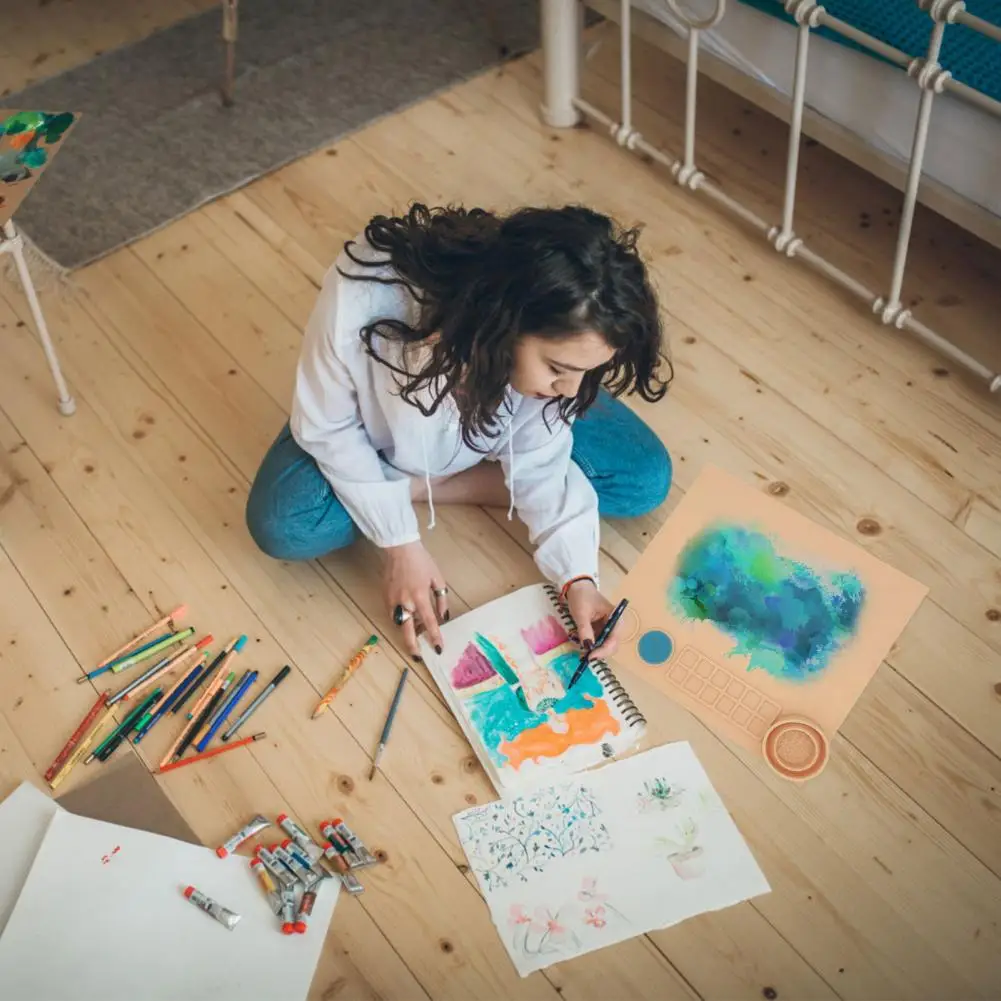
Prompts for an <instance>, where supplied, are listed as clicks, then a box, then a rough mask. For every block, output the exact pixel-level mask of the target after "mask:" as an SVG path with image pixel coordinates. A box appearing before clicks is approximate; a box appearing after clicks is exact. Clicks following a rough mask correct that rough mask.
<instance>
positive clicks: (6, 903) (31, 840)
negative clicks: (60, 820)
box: [0, 782, 62, 935]
mask: <svg viewBox="0 0 1001 1001" xmlns="http://www.w3.org/2000/svg"><path fill="white" fill-rule="evenodd" d="M60 810H62V807H61V806H59V805H58V804H57V803H55V802H54V801H53V800H51V799H49V797H48V796H46V795H45V793H44V792H40V791H39V790H38V789H36V788H35V787H34V786H33V785H32V784H31V783H30V782H22V783H21V784H20V785H19V786H18V787H17V788H16V789H15V790H14V791H13V792H12V793H11V794H10V795H9V796H8V797H7V798H6V799H5V800H4V801H3V802H2V803H0V845H3V859H4V860H3V865H0V935H2V934H3V930H4V928H5V927H6V926H7V920H8V919H9V918H10V915H11V912H12V911H13V910H14V905H15V904H16V903H17V898H18V894H20V892H21V887H22V886H24V881H25V880H26V879H27V878H28V873H29V872H30V871H31V864H32V862H34V861H35V855H36V854H37V852H38V846H39V845H40V844H41V843H42V838H43V837H44V836H45V830H46V828H47V827H48V826H49V822H50V821H51V820H52V818H53V817H54V816H55V815H56V814H57V813H59V812H60Z"/></svg>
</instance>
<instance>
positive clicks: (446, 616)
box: [443, 612, 452, 622]
mask: <svg viewBox="0 0 1001 1001" xmlns="http://www.w3.org/2000/svg"><path fill="white" fill-rule="evenodd" d="M450 618H452V613H451V612H446V613H445V615H444V617H443V619H444V621H445V622H448V620H449V619H450Z"/></svg>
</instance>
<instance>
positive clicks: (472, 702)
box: [423, 584, 642, 792]
mask: <svg viewBox="0 0 1001 1001" xmlns="http://www.w3.org/2000/svg"><path fill="white" fill-rule="evenodd" d="M442 636H443V639H444V641H445V642H444V647H445V652H444V654H443V655H441V656H439V655H437V654H436V653H435V652H434V650H433V649H431V648H430V646H429V645H428V644H427V641H426V640H424V644H423V654H424V660H425V662H426V663H427V664H428V666H429V668H430V670H431V674H432V676H433V677H434V679H435V682H436V683H437V685H438V687H439V688H440V689H441V691H442V693H443V694H444V696H445V698H446V700H447V701H448V703H449V706H450V708H451V709H452V712H453V713H454V714H455V716H456V717H457V719H458V720H459V725H460V726H461V727H462V729H463V732H464V733H465V734H466V737H467V739H468V740H469V742H470V744H472V746H473V748H474V750H475V751H476V753H477V755H478V757H479V758H480V760H481V762H482V763H483V765H484V768H485V770H486V771H487V774H488V775H489V776H490V778H491V780H492V781H493V783H494V786H495V787H496V788H497V789H498V791H499V792H505V791H509V790H515V789H524V788H527V787H528V786H531V785H538V784H541V783H544V782H552V781H554V780H555V779H558V778H559V777H560V776H561V775H569V774H573V773H575V772H578V771H582V770H584V769H586V768H590V767H591V766H593V765H595V764H598V763H600V762H602V761H604V760H606V759H608V758H610V757H612V756H613V755H614V754H616V753H618V752H619V751H621V750H622V749H624V748H625V747H629V746H631V745H632V744H634V743H635V742H636V740H638V739H639V736H640V734H641V733H642V729H641V728H639V727H630V726H629V724H628V723H627V721H626V718H625V717H624V715H623V714H622V712H621V711H620V710H619V708H617V706H616V704H615V700H614V699H613V698H612V697H611V696H610V694H609V692H607V691H606V690H605V688H604V686H603V685H602V683H601V681H600V680H599V678H598V676H597V675H596V674H595V673H594V671H593V670H592V669H591V668H587V669H586V670H585V672H584V674H583V675H582V676H581V678H580V680H579V681H578V682H577V684H576V685H574V687H573V688H572V689H568V685H569V683H570V679H571V678H572V677H573V674H574V672H575V671H576V669H577V666H578V664H579V663H580V656H581V652H580V648H579V647H578V646H577V644H576V643H574V642H573V641H572V640H571V639H570V637H569V635H568V633H567V629H566V626H565V625H564V623H563V622H562V621H561V619H560V615H559V612H558V610H557V608H556V607H555V606H554V604H553V600H552V598H551V597H550V595H549V592H548V591H547V590H546V588H545V587H544V586H543V585H541V584H540V585H534V586H531V587H527V588H522V589H521V590H519V591H515V592H514V593H512V594H509V595H506V596H505V597H503V598H500V599H498V600H497V601H493V602H490V603H489V604H487V605H484V606H483V607H481V608H478V609H476V610H474V611H472V612H469V613H467V614H466V615H463V616H460V617H459V618H457V619H455V620H453V621H452V622H449V623H447V624H446V625H444V626H443V627H442ZM620 701H621V700H620ZM623 704H625V703H624V702H623ZM630 704H631V703H630Z"/></svg>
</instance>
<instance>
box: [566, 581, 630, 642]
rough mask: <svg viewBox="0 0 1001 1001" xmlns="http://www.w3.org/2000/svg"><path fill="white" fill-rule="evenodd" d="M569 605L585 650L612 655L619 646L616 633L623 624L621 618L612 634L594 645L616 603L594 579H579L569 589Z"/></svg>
mask: <svg viewBox="0 0 1001 1001" xmlns="http://www.w3.org/2000/svg"><path fill="white" fill-rule="evenodd" d="M567 607H568V608H569V609H570V615H571V616H572V617H573V620H574V624H575V625H576V626H577V637H578V639H579V640H580V645H581V646H582V647H583V648H584V652H585V653H587V654H588V655H596V656H601V657H610V656H611V655H612V654H613V653H615V650H616V648H617V647H618V645H619V644H618V640H617V639H616V635H615V634H616V633H617V632H618V631H619V627H620V626H621V625H622V620H621V619H620V620H619V621H618V622H617V623H616V625H615V628H614V629H613V630H612V635H611V636H609V637H608V639H607V640H605V642H604V643H602V644H601V646H600V647H596V646H594V638H595V636H597V634H598V633H600V632H601V628H602V626H604V624H605V621H606V620H607V618H608V616H609V615H611V614H612V612H613V611H614V605H612V603H611V602H610V601H609V600H608V599H607V598H606V597H605V596H604V595H603V594H602V593H601V592H600V591H599V590H598V588H597V587H596V586H595V583H594V581H592V580H578V581H574V583H573V584H571V585H570V588H569V590H568V591H567Z"/></svg>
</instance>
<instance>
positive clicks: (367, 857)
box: [320, 817, 379, 869]
mask: <svg viewBox="0 0 1001 1001" xmlns="http://www.w3.org/2000/svg"><path fill="white" fill-rule="evenodd" d="M320 830H321V831H322V832H323V836H324V837H325V838H329V839H330V840H331V841H334V840H335V838H334V835H336V836H337V837H338V838H340V839H341V841H343V842H344V843H345V844H346V845H347V846H348V847H349V848H350V849H351V852H352V853H353V854H354V856H355V858H357V859H358V861H357V862H352V861H351V859H350V858H348V864H349V865H350V866H351V868H352V869H364V868H365V866H369V865H377V864H378V861H379V860H378V859H377V858H376V857H375V856H374V855H373V854H372V853H371V852H370V851H369V850H368V849H367V848H366V847H365V846H364V845H363V844H362V843H361V839H360V838H358V837H357V836H356V835H355V833H354V832H353V831H352V830H351V828H350V827H348V825H347V824H345V823H344V821H343V820H341V819H340V817H338V818H337V819H335V820H325V821H324V822H323V823H322V824H321V825H320ZM331 830H332V831H333V832H334V834H333V835H332V834H330V831H331Z"/></svg>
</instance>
